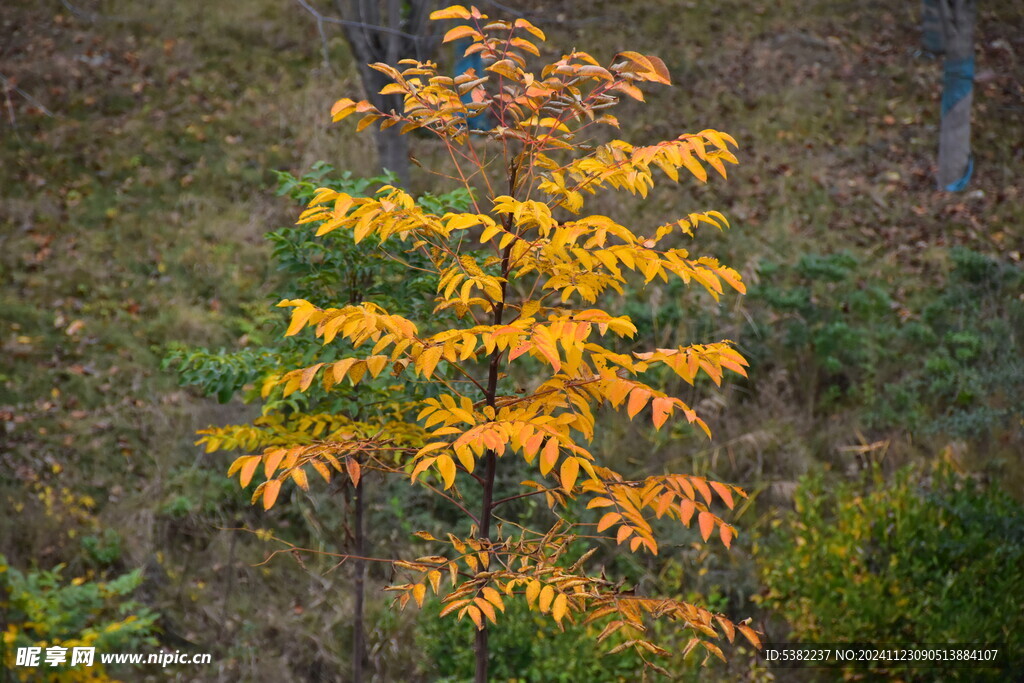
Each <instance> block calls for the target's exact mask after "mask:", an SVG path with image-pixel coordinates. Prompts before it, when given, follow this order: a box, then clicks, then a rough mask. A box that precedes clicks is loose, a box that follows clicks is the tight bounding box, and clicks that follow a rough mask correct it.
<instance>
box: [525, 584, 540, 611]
mask: <svg viewBox="0 0 1024 683" xmlns="http://www.w3.org/2000/svg"><path fill="white" fill-rule="evenodd" d="M538 595H540V581H537V580H536V579H534V580H533V581H531V582H530V583H529V584H527V586H526V604H527V605H529V606H530V609H533V603H534V602H535V601H536V600H537V596H538Z"/></svg>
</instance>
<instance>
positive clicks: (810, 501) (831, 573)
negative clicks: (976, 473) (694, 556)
mask: <svg viewBox="0 0 1024 683" xmlns="http://www.w3.org/2000/svg"><path fill="white" fill-rule="evenodd" d="M795 505H796V509H795V512H794V513H793V514H791V515H790V516H788V517H787V518H786V519H785V520H783V521H781V522H777V525H778V528H777V530H776V531H777V532H776V533H775V534H774V538H773V540H770V541H769V542H768V545H765V546H762V547H761V548H760V549H759V552H758V554H759V555H760V561H761V564H762V576H763V580H764V584H765V587H766V593H765V594H764V595H763V596H762V600H763V604H764V605H765V606H767V607H770V608H772V609H775V610H777V611H778V612H779V613H780V614H781V615H782V616H783V617H785V618H786V620H787V621H788V622H789V624H790V625H791V627H792V629H793V633H792V637H793V638H794V639H796V640H799V641H802V642H811V643H813V642H819V643H820V642H889V643H972V642H990V643H1001V644H1004V645H1005V647H1006V651H1007V652H1008V653H1009V655H1010V657H1011V660H1012V659H1013V658H1014V657H1016V658H1017V660H1016V662H1015V664H1016V666H1020V665H1021V664H1022V663H1024V662H1022V661H1021V660H1020V659H1019V658H1020V656H1021V653H1022V652H1024V636H1022V634H1024V602H1022V598H1021V596H1024V507H1022V506H1021V505H1020V504H1019V503H1018V502H1016V501H1014V500H1013V499H1012V498H1010V497H1009V496H1007V495H1006V494H1005V493H1003V492H1001V491H1000V490H999V489H998V488H996V487H985V486H982V485H981V484H980V483H978V482H977V481H974V480H972V479H970V478H967V477H964V476H961V475H959V474H957V473H956V472H955V471H954V470H953V469H952V467H951V466H949V465H947V464H944V463H941V464H938V465H936V466H934V467H932V468H931V469H930V470H924V469H920V468H906V469H904V470H901V471H900V472H898V473H897V474H896V475H895V476H893V477H892V478H891V479H890V480H887V479H886V477H885V476H883V473H882V471H881V468H880V467H878V466H874V467H873V468H872V469H871V470H870V471H869V472H866V473H865V475H864V477H863V478H862V480H861V481H857V482H845V483H841V484H839V485H838V486H834V485H833V484H830V483H828V482H827V481H826V478H825V477H824V476H823V475H821V474H816V475H813V476H810V477H808V478H806V479H805V480H804V481H802V482H801V484H800V486H799V488H798V490H797V493H796V500H795ZM880 596H881V597H882V599H880ZM964 673H968V672H964ZM977 673H978V672H977V671H971V672H970V676H975V675H977Z"/></svg>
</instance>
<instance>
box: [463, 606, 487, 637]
mask: <svg viewBox="0 0 1024 683" xmlns="http://www.w3.org/2000/svg"><path fill="white" fill-rule="evenodd" d="M466 614H468V615H469V618H470V619H472V620H473V623H474V624H476V630H478V631H483V630H484V620H483V618H482V616H481V614H480V608H479V607H477V606H475V605H470V606H469V607H467V608H466Z"/></svg>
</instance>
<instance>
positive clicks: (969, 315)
mask: <svg viewBox="0 0 1024 683" xmlns="http://www.w3.org/2000/svg"><path fill="white" fill-rule="evenodd" d="M759 275H760V278H759V284H758V285H757V286H754V287H752V288H751V290H750V296H749V300H750V304H751V306H752V307H753V311H752V313H753V315H752V318H751V321H750V324H749V326H748V328H747V329H746V331H745V333H744V335H743V340H744V351H745V352H746V353H747V355H748V356H749V357H750V359H751V363H752V365H753V367H758V368H761V372H760V374H761V376H769V374H770V373H768V372H767V370H768V369H769V368H771V367H772V366H782V367H784V368H785V369H787V370H788V371H789V372H790V374H791V376H793V377H799V378H800V387H799V388H800V389H801V390H803V391H804V392H806V393H807V394H809V396H808V398H809V399H810V403H811V404H812V405H814V406H815V407H816V408H817V409H819V410H825V411H828V410H834V409H836V408H838V407H844V408H853V409H855V410H856V411H858V413H859V414H860V416H861V418H862V421H863V423H864V425H865V426H866V427H869V428H874V429H891V428H905V429H908V430H910V431H911V432H919V433H921V434H944V435H946V436H949V437H955V438H972V439H984V438H990V437H992V438H995V439H999V440H1001V441H1003V442H1006V443H1009V442H1012V441H1017V442H1020V441H1022V440H1024V439H1022V436H1024V433H1022V431H1021V417H1022V414H1021V410H1020V406H1021V405H1024V359H1022V357H1021V355H1020V353H1019V348H1020V345H1021V343H1022V339H1021V334H1022V332H1021V331H1022V330H1024V299H1021V297H1020V296H1019V292H1020V291H1022V289H1024V269H1021V268H1020V267H1019V266H1018V265H1016V264H1012V263H1009V262H1001V261H998V260H996V259H994V258H992V257H989V256H986V255H984V254H979V253H977V252H974V251H970V250H968V249H963V248H955V249H952V250H950V251H949V270H948V273H947V274H946V275H945V277H944V279H943V281H942V282H941V283H939V284H938V285H937V286H935V287H928V288H927V289H915V290H910V291H902V290H903V289H904V287H903V285H901V284H900V283H894V282H889V281H887V279H886V278H883V277H882V276H880V275H879V274H877V273H876V272H874V270H873V265H872V264H871V263H868V262H865V261H862V260H860V259H858V258H857V257H855V256H854V255H852V254H851V253H848V252H839V253H836V254H829V255H819V254H804V255H802V256H800V257H799V259H797V261H796V262H795V263H792V264H788V263H773V262H763V263H761V264H760V267H759ZM898 301H899V303H897V302H898ZM755 391H756V388H755Z"/></svg>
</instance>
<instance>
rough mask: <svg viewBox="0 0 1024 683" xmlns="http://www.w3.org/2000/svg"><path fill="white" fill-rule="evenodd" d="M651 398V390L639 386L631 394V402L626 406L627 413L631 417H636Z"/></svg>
mask: <svg viewBox="0 0 1024 683" xmlns="http://www.w3.org/2000/svg"><path fill="white" fill-rule="evenodd" d="M650 399H651V392H650V391H649V390H647V389H644V388H643V387H637V388H636V389H633V391H631V392H630V394H629V403H628V404H627V406H626V414H627V415H629V419H631V420H632V419H633V418H634V417H636V414H637V413H639V412H640V411H641V410H643V409H644V406H646V405H647V402H648V401H649V400H650Z"/></svg>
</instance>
